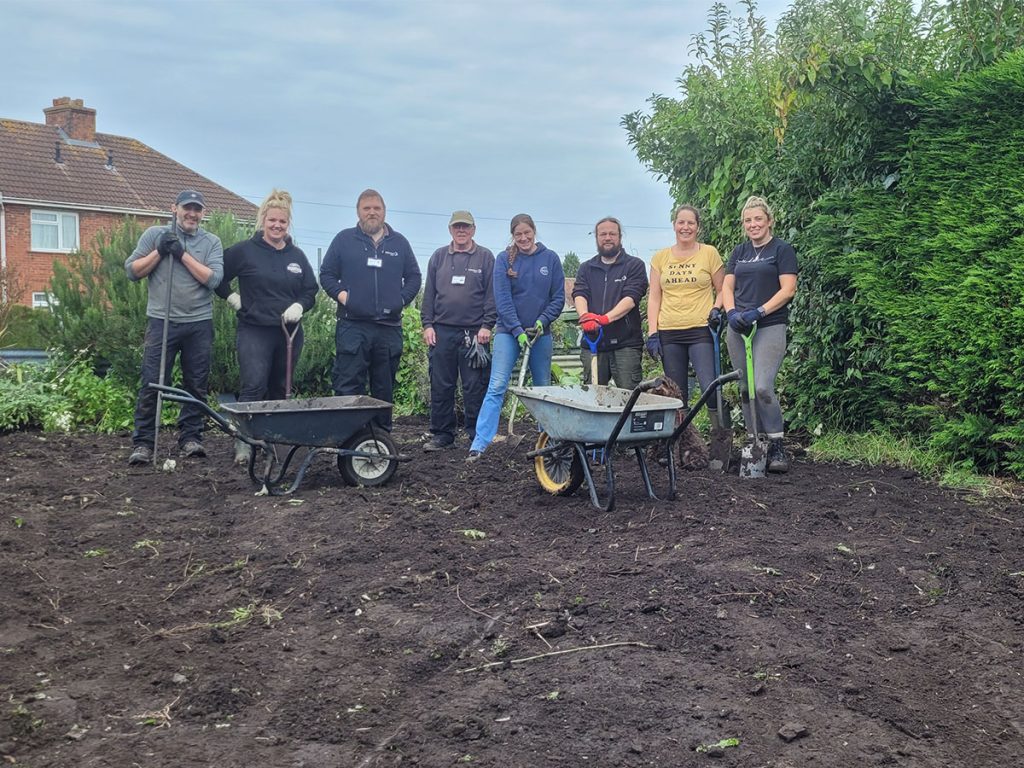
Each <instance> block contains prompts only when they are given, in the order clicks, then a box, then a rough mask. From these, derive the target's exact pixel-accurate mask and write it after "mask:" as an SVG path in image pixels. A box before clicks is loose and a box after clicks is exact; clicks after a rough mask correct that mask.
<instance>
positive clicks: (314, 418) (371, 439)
mask: <svg viewBox="0 0 1024 768" xmlns="http://www.w3.org/2000/svg"><path fill="white" fill-rule="evenodd" d="M149 386H151V387H153V388H154V389H157V390H159V391H160V392H162V393H163V397H164V399H165V400H172V401H174V402H178V403H189V404H192V405H196V406H198V407H199V408H201V409H202V410H204V411H205V412H206V414H207V415H208V416H209V417H210V418H211V419H213V422H214V423H215V424H216V425H217V426H218V427H220V429H221V430H223V431H224V432H227V433H228V434H229V435H231V437H234V438H235V439H237V440H241V441H243V442H245V443H247V444H249V445H250V446H252V447H253V448H254V449H256V448H259V449H260V452H259V453H260V454H262V456H263V458H264V461H263V468H262V471H261V472H259V473H257V470H256V457H257V451H256V450H253V451H252V452H251V454H250V456H249V477H250V478H251V479H252V481H253V482H254V483H257V484H260V485H262V490H261V491H260V494H269V495H271V496H283V495H286V494H289V493H292V492H293V491H294V490H295V489H296V488H298V487H299V484H300V483H301V482H302V478H303V477H304V476H305V474H306V470H308V469H309V466H310V464H311V463H312V462H313V459H314V458H315V457H316V456H318V455H320V454H324V453H329V454H335V455H336V456H337V461H338V471H339V472H340V473H341V479H342V480H343V481H344V482H345V484H346V485H361V486H377V485H383V484H384V483H386V482H387V481H388V480H390V479H391V476H392V475H394V474H395V470H397V469H398V463H399V462H401V461H409V457H408V456H403V455H401V454H399V453H398V449H397V447H396V446H395V443H394V441H393V440H392V439H391V435H389V434H388V433H387V432H386V431H385V430H383V429H381V428H380V427H375V426H374V420H375V419H376V418H377V417H382V416H386V415H388V413H389V412H390V411H391V403H387V402H384V401H383V400H377V399H375V398H372V397H368V396H367V395H341V396H335V397H314V398H308V399H299V400H257V401H254V402H248V403H225V404H223V405H221V409H222V410H223V411H224V413H223V415H222V414H221V413H218V412H217V411H215V410H213V409H212V408H210V406H208V405H207V404H206V403H204V402H202V401H200V400H197V399H196V398H195V397H193V396H192V395H190V394H189V393H188V392H186V391H185V390H183V389H178V388H176V387H168V386H163V385H159V384H150V385H149ZM278 446H282V447H285V448H287V451H286V453H285V456H284V459H283V460H279V459H278V456H277V450H276V449H277V447H278ZM301 448H306V449H307V451H308V452H307V454H306V456H305V458H304V459H303V461H302V463H301V465H300V466H299V469H298V471H297V473H296V476H295V479H294V481H292V483H291V485H290V486H288V487H287V488H281V487H279V486H281V484H282V481H283V479H284V476H285V473H286V472H287V471H288V468H289V466H290V465H291V463H292V459H293V458H294V457H295V454H296V453H297V452H298V451H299V449H301Z"/></svg>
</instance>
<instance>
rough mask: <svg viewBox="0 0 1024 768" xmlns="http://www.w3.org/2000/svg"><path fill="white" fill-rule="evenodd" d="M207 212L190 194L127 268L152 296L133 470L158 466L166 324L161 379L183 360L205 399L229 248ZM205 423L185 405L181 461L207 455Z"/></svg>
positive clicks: (194, 391)
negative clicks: (156, 385)
mask: <svg viewBox="0 0 1024 768" xmlns="http://www.w3.org/2000/svg"><path fill="white" fill-rule="evenodd" d="M205 208H206V203H205V201H204V200H203V195H202V193H200V192H196V191H195V190H191V189H186V190H185V191H184V192H182V193H181V194H179V195H178V198H177V200H176V201H175V203H174V206H173V207H172V208H171V215H172V217H173V219H172V223H171V224H170V225H167V226H157V227H150V228H149V229H147V230H146V231H145V232H143V233H142V237H141V238H139V243H138V245H136V246H135V250H134V251H133V252H132V255H131V256H129V257H128V259H127V260H126V261H125V263H124V266H125V270H126V271H127V272H128V278H129V279H130V280H133V281H135V280H142V279H143V278H148V285H147V287H148V290H149V301H148V302H147V304H146V317H147V318H148V320H147V323H146V346H145V350H144V351H143V357H142V386H141V388H140V389H139V396H138V400H137V401H136V405H135V431H134V432H133V433H132V444H133V446H134V448H133V450H132V454H131V456H130V457H129V459H128V463H129V464H147V463H149V462H151V461H152V460H153V444H154V442H155V440H156V400H157V394H156V392H155V391H154V390H153V389H151V388H150V387H149V384H150V383H151V382H158V381H159V380H160V357H161V351H162V346H163V335H164V322H165V321H167V322H168V328H167V358H166V363H165V366H164V376H163V381H164V382H165V383H169V382H170V380H171V371H172V370H173V369H174V361H175V359H176V358H177V357H178V355H179V354H180V355H181V373H182V386H183V388H184V389H186V390H187V391H188V392H189V394H191V395H192V396H193V397H195V398H196V399H197V400H202V401H205V400H206V390H207V385H208V382H209V378H210V357H211V354H212V351H213V289H214V288H216V287H217V286H218V285H219V284H220V280H221V277H222V276H223V275H224V249H223V247H222V245H221V242H220V238H218V237H217V236H216V235H213V234H210V233H209V232H207V231H206V230H204V229H202V228H201V227H200V226H199V223H200V222H201V221H202V218H203V211H204V209H205ZM168 295H169V296H170V306H169V307H168V306H167V298H168ZM204 421H205V417H204V413H203V411H202V410H201V409H200V408H198V407H197V406H192V405H187V404H183V405H182V407H181V415H180V417H179V418H178V447H179V449H180V450H181V452H182V454H183V455H185V456H195V457H202V456H205V455H206V451H205V450H204V448H203V427H204Z"/></svg>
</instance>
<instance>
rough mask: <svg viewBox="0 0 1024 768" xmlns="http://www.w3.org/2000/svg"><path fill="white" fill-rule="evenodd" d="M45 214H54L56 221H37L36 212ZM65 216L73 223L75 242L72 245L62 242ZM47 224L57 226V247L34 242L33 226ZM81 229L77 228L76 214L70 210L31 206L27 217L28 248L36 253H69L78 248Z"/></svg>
mask: <svg viewBox="0 0 1024 768" xmlns="http://www.w3.org/2000/svg"><path fill="white" fill-rule="evenodd" d="M40 213H41V214H46V215H47V216H56V217H57V220H56V221H37V220H36V214H40ZM65 218H71V219H72V220H73V221H74V223H75V243H74V245H71V246H68V245H67V244H66V243H65V242H64V221H65ZM36 225H39V226H47V227H50V226H52V227H56V228H57V247H56V248H43V247H41V246H38V245H36V243H35V232H34V230H35V227H36ZM81 239H82V238H81V231H80V230H79V221H78V214H77V213H72V212H70V211H51V210H45V209H42V208H33V209H32V213H31V215H30V217H29V241H30V243H31V245H30V249H31V250H32V251H34V252H36V253H71V252H72V251H77V250H78V244H79V242H81Z"/></svg>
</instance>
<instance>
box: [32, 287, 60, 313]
mask: <svg viewBox="0 0 1024 768" xmlns="http://www.w3.org/2000/svg"><path fill="white" fill-rule="evenodd" d="M56 303H57V300H56V299H54V298H53V297H52V296H51V295H50V294H48V293H45V292H43V291H32V309H49V308H50V305H51V304H56Z"/></svg>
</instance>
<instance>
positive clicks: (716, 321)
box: [708, 307, 725, 331]
mask: <svg viewBox="0 0 1024 768" xmlns="http://www.w3.org/2000/svg"><path fill="white" fill-rule="evenodd" d="M724 317H725V313H723V312H722V310H721V309H720V308H719V307H712V308H711V311H710V312H708V325H710V326H711V328H712V330H715V331H717V330H718V329H719V328H721V327H722V319H723V318H724Z"/></svg>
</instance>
